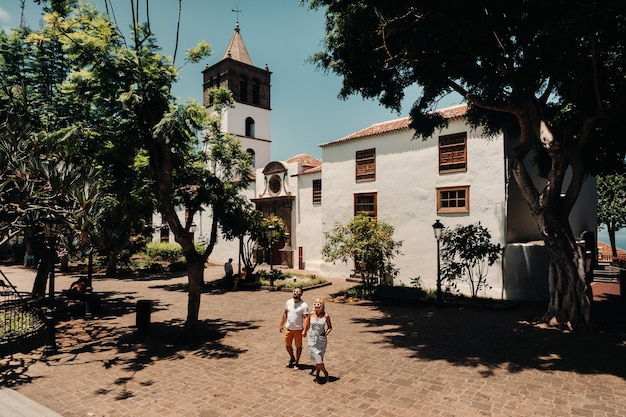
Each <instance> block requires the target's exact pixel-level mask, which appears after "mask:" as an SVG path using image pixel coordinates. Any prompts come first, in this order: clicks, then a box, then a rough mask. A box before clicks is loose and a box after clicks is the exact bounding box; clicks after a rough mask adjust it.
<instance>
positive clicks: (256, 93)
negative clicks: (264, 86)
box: [252, 80, 261, 106]
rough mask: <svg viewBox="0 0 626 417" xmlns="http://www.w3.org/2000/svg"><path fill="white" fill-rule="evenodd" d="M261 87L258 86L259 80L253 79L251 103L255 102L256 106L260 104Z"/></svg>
mask: <svg viewBox="0 0 626 417" xmlns="http://www.w3.org/2000/svg"><path fill="white" fill-rule="evenodd" d="M260 91H261V88H260V87H259V82H258V81H257V80H254V82H253V83H252V104H256V105H257V106H258V105H259V104H261V92H260Z"/></svg>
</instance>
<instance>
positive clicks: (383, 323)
mask: <svg viewBox="0 0 626 417" xmlns="http://www.w3.org/2000/svg"><path fill="white" fill-rule="evenodd" d="M595 307H596V309H597V308H598V307H597V306H595ZM375 308H376V309H378V310H379V311H381V312H382V313H383V317H382V318H376V319H358V318H357V319H354V322H356V323H360V324H363V325H365V326H366V327H367V328H368V329H369V331H371V332H375V333H377V334H379V335H381V336H382V337H383V340H384V341H385V343H389V344H391V345H393V346H394V347H398V348H403V349H409V350H412V351H413V356H414V357H416V358H420V359H427V360H445V361H447V362H449V363H452V364H455V365H459V366H468V367H475V368H477V369H479V372H480V373H481V374H482V375H483V376H484V377H489V376H492V375H494V374H495V373H496V372H498V371H506V372H511V373H515V372H520V371H522V370H524V369H538V370H545V371H573V372H577V373H582V374H609V375H615V376H617V377H620V378H623V379H626V362H625V361H624V360H623V358H624V357H626V331H624V330H625V329H624V328H623V327H621V326H620V325H618V326H615V325H614V324H610V323H607V322H603V323H602V324H601V325H598V327H597V329H596V331H593V332H565V331H561V330H557V329H554V328H548V327H546V326H544V325H540V324H539V323H538V321H539V319H540V317H541V315H542V314H543V313H544V311H545V304H524V305H519V306H518V307H517V308H514V309H510V310H508V311H493V310H485V309H477V310H472V309H469V308H461V307H442V308H436V307H432V306H421V307H419V306H418V307H407V306H391V305H380V304H379V305H376V307H375ZM616 314H618V315H613V316H609V317H608V318H609V321H611V320H612V321H613V322H615V321H616V320H617V321H620V319H621V320H623V317H624V315H623V310H622V311H621V312H620V311H617V312H616ZM619 314H622V315H619ZM609 330H610V331H609Z"/></svg>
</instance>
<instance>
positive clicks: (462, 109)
mask: <svg viewBox="0 0 626 417" xmlns="http://www.w3.org/2000/svg"><path fill="white" fill-rule="evenodd" d="M436 112H437V113H440V114H441V115H442V116H443V117H445V118H446V119H456V118H459V117H463V116H464V115H465V113H466V112H467V104H461V105H458V106H452V107H447V108H444V109H440V110H436ZM410 123H411V118H410V117H403V118H401V119H395V120H390V121H387V122H381V123H376V124H374V125H371V126H370V127H367V128H365V129H363V130H359V131H358V132H355V133H352V134H350V135H348V136H344V137H343V138H341V139H338V140H336V141H333V142H328V143H323V144H321V145H320V147H322V148H323V147H325V146H329V145H335V144H337V143H343V142H348V141H351V140H356V139H362V138H366V137H369V136H376V135H382V134H385V133H390V132H394V131H401V130H408V129H409V124H410Z"/></svg>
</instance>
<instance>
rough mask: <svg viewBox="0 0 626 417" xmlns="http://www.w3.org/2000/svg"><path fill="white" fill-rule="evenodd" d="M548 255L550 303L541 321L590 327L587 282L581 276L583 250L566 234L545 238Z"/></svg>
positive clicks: (568, 326) (589, 302)
mask: <svg viewBox="0 0 626 417" xmlns="http://www.w3.org/2000/svg"><path fill="white" fill-rule="evenodd" d="M545 242H546V247H547V249H548V252H549V253H550V259H551V261H550V266H549V274H548V282H549V288H550V302H549V304H548V310H547V311H546V313H545V314H544V316H543V318H542V321H543V322H545V323H548V324H551V325H558V326H559V327H567V328H569V329H576V330H585V329H589V328H590V326H591V316H590V310H591V300H592V294H591V282H588V277H587V275H586V274H585V265H584V260H585V258H584V253H583V249H582V248H581V247H580V246H579V245H578V244H577V243H576V242H575V241H574V239H571V238H570V237H568V236H567V235H566V234H563V235H561V236H549V237H546V238H545Z"/></svg>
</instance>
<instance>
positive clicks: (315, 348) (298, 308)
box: [278, 287, 333, 383]
mask: <svg viewBox="0 0 626 417" xmlns="http://www.w3.org/2000/svg"><path fill="white" fill-rule="evenodd" d="M332 329H333V326H332V323H331V321H330V316H329V315H328V313H326V311H325V309H324V301H323V300H322V299H321V298H317V299H315V301H314V302H313V311H312V312H311V314H309V306H308V305H307V303H305V302H304V300H302V288H299V287H298V288H295V289H294V290H293V298H291V299H289V300H287V302H286V303H285V311H284V312H283V315H282V317H281V320H280V326H279V329H278V330H279V331H280V332H281V333H282V332H285V347H286V348H287V352H288V353H289V357H290V359H289V366H290V367H293V369H294V370H297V369H299V366H300V355H301V354H302V337H303V336H304V335H306V337H307V347H308V349H309V356H310V358H311V361H312V362H313V363H315V382H317V383H319V382H321V381H320V379H319V377H320V372H323V373H324V380H325V382H328V371H327V370H326V367H325V366H324V353H326V345H327V339H326V337H327V336H328V334H330V332H331V331H332ZM307 332H308V334H307ZM293 345H295V347H296V350H295V352H294V350H293Z"/></svg>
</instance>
